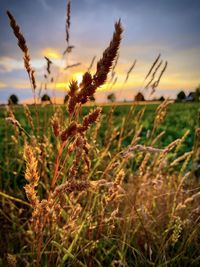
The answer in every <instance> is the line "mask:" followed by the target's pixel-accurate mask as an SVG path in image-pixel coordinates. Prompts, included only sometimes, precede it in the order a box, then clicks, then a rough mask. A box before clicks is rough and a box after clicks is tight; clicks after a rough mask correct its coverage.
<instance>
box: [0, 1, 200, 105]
mask: <svg viewBox="0 0 200 267" xmlns="http://www.w3.org/2000/svg"><path fill="white" fill-rule="evenodd" d="M6 10H9V11H10V12H11V13H12V14H13V15H14V17H15V18H16V21H17V23H18V24H19V25H20V28H21V31H22V32H23V35H24V37H25V39H26V41H27V45H28V47H29V50H30V55H31V60H32V66H33V68H34V69H35V70H36V78H37V86H38V89H37V90H38V91H40V90H41V94H43V93H46V92H47V93H48V94H49V95H50V96H54V97H55V98H56V100H57V101H58V102H59V101H62V99H63V96H64V95H65V94H66V92H67V88H68V84H69V81H70V80H71V79H77V80H78V82H80V81H81V76H82V74H83V73H84V72H85V71H87V69H88V67H89V65H90V62H91V60H92V58H93V57H94V56H95V57H96V60H95V62H94V66H93V68H92V73H94V72H95V67H96V63H97V61H98V59H100V58H101V55H102V53H103V51H104V49H105V48H106V47H107V46H108V44H109V42H110V40H111V38H112V33H113V30H114V23H115V22H116V21H117V20H118V19H119V18H121V21H122V25H123V28H124V32H123V39H122V43H121V47H120V51H119V61H118V64H117V67H116V69H115V72H116V77H117V82H116V83H115V84H114V85H113V84H112V83H110V82H109V81H110V78H108V83H107V84H106V85H105V86H103V87H101V88H99V89H98V91H97V94H96V100H97V101H99V102H104V101H106V99H107V95H108V94H109V93H111V92H114V93H115V95H116V97H117V100H120V101H123V100H132V99H133V98H134V96H135V95H136V94H137V92H139V91H141V92H143V93H144V94H145V97H146V98H147V99H148V98H156V97H160V96H161V95H163V96H165V97H169V98H174V97H175V96H176V94H177V93H178V92H179V91H180V90H185V92H187V93H188V92H189V91H192V90H194V89H195V88H196V87H197V86H198V85H199V84H200V27H199V21H200V1H199V0H101V1H98V0H71V27H70V45H74V46H75V48H74V49H73V50H72V53H70V54H68V56H67V57H66V56H65V57H64V58H63V56H62V53H63V51H64V50H65V49H66V45H67V43H66V40H65V39H66V34H65V24H66V1H65V0H57V1H55V0H34V1H33V0H0V103H6V102H7V99H8V97H9V95H11V94H16V95H17V96H18V98H19V100H20V103H25V102H27V103H31V102H32V91H31V89H30V84H29V80H28V76H27V73H26V71H25V70H24V67H23V59H22V58H23V55H22V53H21V51H20V49H19V47H18V46H17V40H16V38H15V36H14V35H13V32H12V30H11V28H10V26H9V22H8V18H7V16H6ZM159 53H161V58H162V60H163V61H168V67H167V69H166V71H165V73H164V75H163V77H162V80H161V82H160V84H159V86H158V88H157V89H156V92H155V93H154V94H153V95H151V94H150V90H144V86H145V82H144V77H145V76H146V74H147V73H148V70H149V69H150V67H151V65H152V63H153V61H154V60H155V58H156V57H157V56H158V54H159ZM44 56H47V57H48V58H49V59H50V60H51V61H52V62H53V64H52V66H51V75H50V76H49V78H48V79H47V80H45V78H44V74H46V61H45V59H44ZM134 60H137V63H136V65H135V68H134V70H133V71H132V72H131V74H130V76H129V80H128V82H127V83H124V80H125V77H126V73H127V71H128V70H129V68H130V66H131V65H132V63H133V62H134ZM76 63H81V64H80V65H79V66H77V67H73V68H70V69H67V70H64V68H65V67H66V65H72V64H76ZM52 77H53V79H54V82H53V83H51V82H50V80H51V78H52ZM45 81H46V83H47V84H46V88H47V89H45Z"/></svg>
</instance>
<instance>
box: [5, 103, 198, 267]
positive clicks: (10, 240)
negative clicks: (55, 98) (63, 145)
mask: <svg viewBox="0 0 200 267" xmlns="http://www.w3.org/2000/svg"><path fill="white" fill-rule="evenodd" d="M161 105H163V103H161ZM158 107H159V105H158V104H157V105H155V104H147V105H137V104H135V103H133V104H132V105H124V106H123V105H121V106H106V107H105V106H104V107H103V109H102V115H101V119H100V120H99V121H98V122H97V125H96V126H95V127H92V128H91V129H90V130H89V132H88V133H87V136H86V138H87V142H88V143H89V144H90V145H89V146H90V147H89V151H90V152H89V154H88V156H89V157H90V166H88V167H86V166H87V165H86V162H87V161H85V160H86V159H84V157H85V156H84V154H83V153H81V155H82V156H81V158H80V159H79V160H80V162H79V164H78V166H77V167H76V171H75V170H74V171H75V173H76V174H75V175H76V177H77V178H76V179H80V178H78V177H79V175H81V177H85V178H81V181H82V179H86V180H87V181H91V182H90V183H91V188H90V190H89V192H88V191H87V190H86V188H84V186H83V185H82V186H83V188H80V189H78V191H79V190H80V191H81V192H80V193H78V192H77V189H76V186H80V185H73V187H74V192H73V190H72V192H71V190H70V192H68V193H69V195H65V200H63V199H62V202H63V201H64V202H66V201H67V203H65V204H62V205H64V206H63V211H62V213H60V215H59V216H60V217H59V219H58V218H54V220H53V222H51V224H50V225H51V228H52V227H53V229H51V231H50V229H49V230H45V240H44V241H43V242H45V243H46V245H44V248H43V250H42V255H41V259H40V260H41V263H40V264H41V265H40V266H49V265H48V264H50V266H151V265H153V266H180V265H183V266H197V264H198V262H199V250H198V234H197V233H198V232H199V207H198V198H199V193H198V192H199V191H198V190H199V189H198V188H199V177H200V175H199V172H200V169H199V165H198V164H199V163H198V158H196V159H195V157H194V155H195V153H196V151H195V146H194V144H195V142H197V140H196V137H195V129H198V126H199V117H198V112H199V110H198V109H199V104H198V103H189V104H188V103H171V104H169V106H168V107H167V109H166V107H165V108H163V109H162V111H160V110H159V108H158ZM97 108H98V107H96V106H95V105H92V106H89V107H88V106H83V107H82V110H81V111H80V113H79V115H80V120H81V121H83V120H84V119H83V118H84V117H87V114H88V113H89V112H90V111H91V110H93V111H94V110H96V109H97ZM38 111H39V114H40V127H39V128H40V129H39V131H38V132H37V134H38V135H36V136H37V137H36V136H34V135H33V133H34V131H35V129H34V128H33V127H34V125H36V124H37V122H36V121H37V120H36V113H35V107H34V106H30V107H28V106H20V105H19V106H13V107H8V106H7V107H2V108H1V112H0V121H1V130H0V135H1V146H0V150H1V169H0V178H1V184H0V185H1V191H0V198H1V225H2V226H3V227H2V228H1V242H2V243H1V257H2V262H1V265H2V266H5V265H4V264H5V262H6V264H8V263H9V264H10V265H9V266H35V265H36V264H37V261H36V260H35V261H34V257H36V256H34V255H36V254H37V253H36V252H34V251H32V249H34V248H33V245H34V246H35V250H36V251H37V247H38V244H37V243H36V244H34V242H35V241H34V238H35V237H34V233H35V231H36V230H32V225H31V223H30V221H29V220H30V219H29V218H30V216H31V207H30V206H29V204H28V202H27V197H28V196H27V197H26V194H25V192H24V189H23V187H24V186H25V185H26V179H25V178H24V175H25V173H26V164H25V161H24V146H26V143H27V142H28V140H29V142H30V143H31V144H33V147H34V150H35V152H34V153H36V155H37V157H38V163H37V168H38V172H39V173H40V177H41V178H40V179H41V180H40V183H39V184H38V193H37V194H38V195H39V196H40V198H42V197H43V198H44V197H45V195H46V192H47V191H48V190H50V189H49V183H50V181H51V179H52V175H51V173H52V172H53V170H54V164H55V161H56V154H57V153H58V151H59V149H60V146H59V144H58V140H57V139H56V138H55V136H54V137H53V129H52V118H53V117H54V116H55V115H54V114H55V113H56V114H59V115H57V116H59V117H61V118H62V120H63V121H68V122H69V112H68V110H67V106H65V105H61V106H55V105H44V106H40V107H38ZM163 111H165V114H163V115H164V116H163V117H162V118H161V121H159V122H158V123H157V124H156V129H154V126H155V122H156V119H155V118H158V114H162V112H163ZM12 114H13V115H12ZM90 114H91V112H90ZM10 116H14V118H15V119H16V120H17V121H19V122H20V127H18V126H19V125H18V126H17V124H15V123H14V125H12V124H10V123H8V121H6V118H8V117H10ZM13 126H14V127H13ZM153 131H154V133H153V135H152V132H153ZM54 134H55V133H54ZM36 138H37V140H36ZM174 140H179V142H178V143H174ZM175 142H176V141H175ZM138 143H139V144H140V145H139V146H138V145H137V144H138ZM173 143H174V145H173ZM152 144H154V146H153V147H152ZM171 144H172V145H171ZM170 146H172V147H171V148H170V149H169V147H170ZM134 147H135V150H134ZM130 148H132V150H131V149H130ZM156 148H158V149H166V148H168V149H169V151H168V152H167V153H166V155H165V157H164V159H165V162H163V163H162V166H163V167H162V168H161V166H160V164H161V159H162V157H163V156H164V154H163V153H164V152H163V151H159V152H158V153H159V154H160V152H161V154H163V155H162V156H161V155H160V156H158V155H157V151H154V149H156ZM197 148H198V149H199V145H198V146H197ZM71 149H72V148H71ZM128 149H129V150H130V151H131V152H129V151H128ZM198 149H197V150H198ZM69 150H70V148H69V146H68V152H67V151H63V154H64V157H65V156H66V153H67V157H66V158H65V159H64V162H61V163H60V164H61V170H59V175H60V179H61V181H62V180H63V181H65V180H66V179H69V178H67V177H69V174H70V172H72V171H73V170H72V169H71V168H72V167H73V164H75V163H74V159H75V158H76V156H75V158H74V155H72V154H73V153H72V154H71V153H69ZM191 151H193V152H192V153H193V154H191ZM197 152H198V151H197ZM31 153H32V152H31ZM76 153H77V152H76ZM126 153H127V155H126V156H122V155H123V154H126ZM198 153H199V152H198ZM192 156H193V157H192ZM32 157H33V155H32ZM79 157H80V155H79ZM123 157H124V158H123ZM30 160H31V159H30ZM195 162H196V163H195ZM64 163H65V164H64ZM32 164H33V165H32V168H33V169H34V166H35V165H34V163H32ZM87 164H88V163H87ZM70 166H72V167H71V168H70ZM194 167H195V168H194ZM87 168H89V170H88V169H87ZM113 168H114V169H113ZM33 169H32V170H31V169H30V172H31V174H32V175H34V170H33ZM122 170H123V172H122ZM120 175H121V176H120ZM122 177H123V178H122ZM118 180H119V181H118ZM77 181H78V180H77ZM115 181H116V182H115ZM63 183H64V182H63ZM82 183H83V181H82ZM112 183H113V184H112ZM59 184H60V183H59ZM106 184H107V185H106ZM61 185H62V184H61ZM139 187H140V189H139ZM83 189H84V192H82V190H83ZM85 190H86V191H85ZM124 190H125V191H124ZM60 201H61V200H60ZM184 203H188V204H187V205H185V204H184ZM122 207H123V208H122ZM141 208H142V209H144V210H142V209H141ZM58 209H59V208H58ZM179 209H180V210H179ZM64 210H66V211H65V212H64ZM66 212H67V213H66ZM76 213H77V214H76ZM54 216H55V215H54ZM56 216H58V215H56ZM88 216H89V217H88ZM99 220H100V221H99ZM172 221H173V222H172ZM58 222H59V223H58ZM32 223H33V222H32ZM52 223H53V225H52ZM55 224H56V225H57V226H56V225H55ZM188 224H189V225H188ZM48 227H49V226H48ZM60 227H61V228H60ZM63 227H64V228H63ZM188 227H189V228H188ZM190 227H191V229H190ZM47 229H48V228H47ZM188 229H190V230H188ZM43 231H44V229H43ZM49 231H50V232H49ZM88 231H89V232H88ZM62 232H63V233H62ZM35 234H36V233H35ZM63 234H64V236H63ZM60 235H61V236H60ZM65 235H66V236H65ZM60 238H61V240H62V242H63V243H60V242H61V240H60ZM58 240H59V241H58ZM45 243H44V244H45ZM5 244H6V246H5ZM148 246H149V247H148ZM160 246H162V247H160ZM31 247H32V248H31ZM158 248H159V250H158ZM161 248H162V249H161ZM5 255H7V257H6V259H5ZM49 255H51V257H50V258H49ZM191 258H193V259H191ZM49 259H50V260H49ZM183 259H184V260H183ZM10 262H11V263H10ZM12 262H13V263H12ZM12 264H13V265H12ZM18 264H20V265H18Z"/></svg>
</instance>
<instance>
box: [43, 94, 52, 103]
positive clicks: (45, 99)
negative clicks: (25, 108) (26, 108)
mask: <svg viewBox="0 0 200 267" xmlns="http://www.w3.org/2000/svg"><path fill="white" fill-rule="evenodd" d="M41 101H42V102H49V103H51V98H50V96H49V95H47V94H44V95H43V96H42V97H41Z"/></svg>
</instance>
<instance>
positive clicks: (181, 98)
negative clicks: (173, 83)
mask: <svg viewBox="0 0 200 267" xmlns="http://www.w3.org/2000/svg"><path fill="white" fill-rule="evenodd" d="M185 99H186V95H185V92H184V91H181V92H179V93H178V95H177V98H176V101H177V102H181V101H183V100H185Z"/></svg>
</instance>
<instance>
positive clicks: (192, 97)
mask: <svg viewBox="0 0 200 267" xmlns="http://www.w3.org/2000/svg"><path fill="white" fill-rule="evenodd" d="M68 99H69V95H68V94H66V95H65V96H64V99H63V103H64V104H66V103H67V102H68ZM107 100H108V101H109V102H112V103H113V102H116V100H117V97H116V95H115V93H110V94H108V95H107ZM154 100H157V101H164V100H165V98H164V97H163V96H161V97H160V98H158V99H154ZM90 101H91V102H95V101H96V99H95V97H94V96H92V97H90ZM134 101H145V97H144V95H143V94H142V93H141V92H138V93H137V94H136V95H135V97H134ZM175 102H200V85H199V86H198V87H197V88H196V89H195V90H194V91H192V92H190V93H189V94H188V95H186V93H185V92H184V91H183V90H182V91H180V92H179V93H178V94H177V96H176V99H175ZM18 103H19V99H18V97H17V96H16V95H15V94H12V95H11V96H10V97H9V98H8V104H9V105H10V104H13V105H17V104H18ZM41 103H49V104H52V101H51V97H50V96H49V95H48V94H44V95H43V96H42V97H41Z"/></svg>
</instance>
